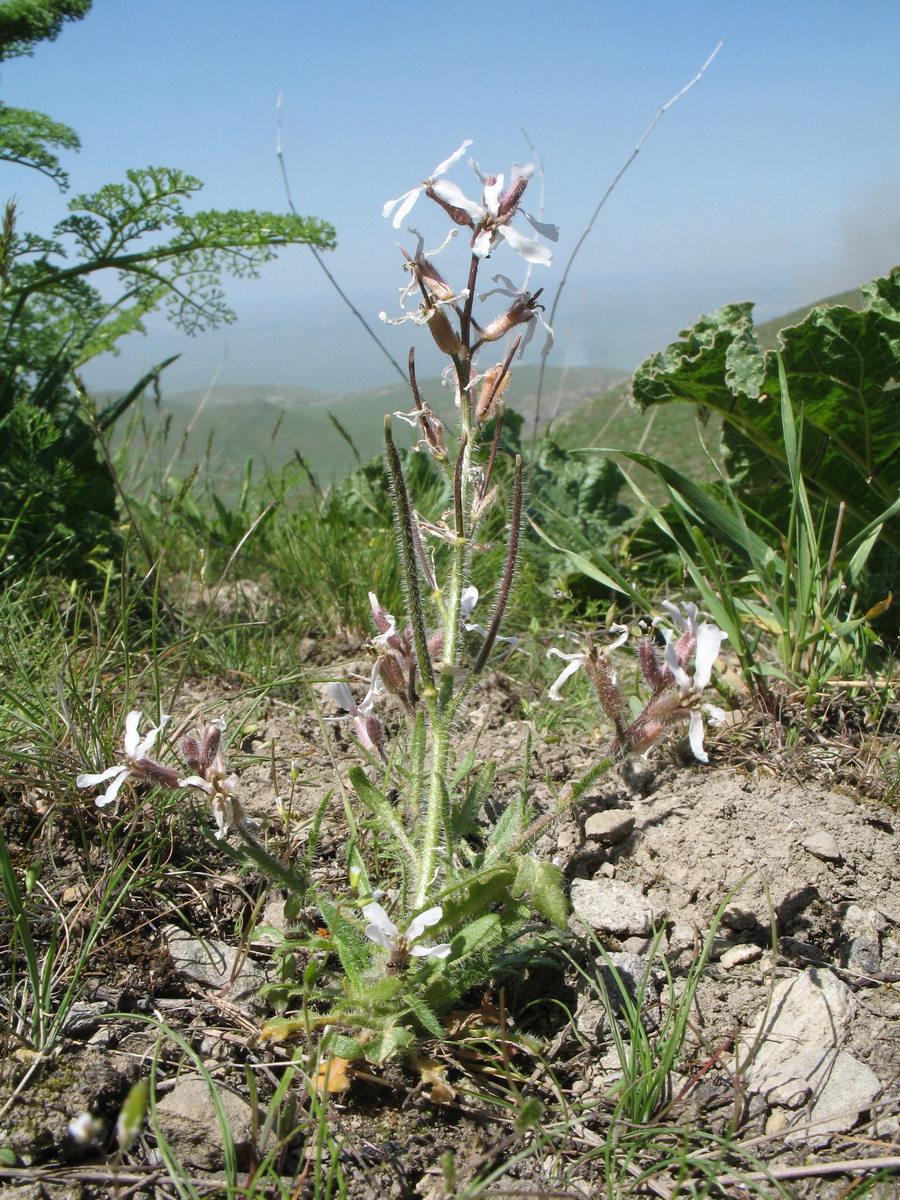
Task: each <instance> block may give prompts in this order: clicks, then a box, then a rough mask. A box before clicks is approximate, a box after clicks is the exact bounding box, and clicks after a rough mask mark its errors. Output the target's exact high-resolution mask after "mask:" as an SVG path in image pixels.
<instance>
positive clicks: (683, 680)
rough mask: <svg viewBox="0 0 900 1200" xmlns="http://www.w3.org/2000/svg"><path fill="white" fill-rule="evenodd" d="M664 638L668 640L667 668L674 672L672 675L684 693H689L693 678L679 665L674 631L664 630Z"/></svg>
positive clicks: (666, 652)
mask: <svg viewBox="0 0 900 1200" xmlns="http://www.w3.org/2000/svg"><path fill="white" fill-rule="evenodd" d="M663 637H664V638H665V639H666V651H665V658H666V666H667V667H668V668H669V670H670V671H671V672H672V675H673V677H674V679H675V682H676V684H677V685H678V687H679V688H680V689H681V690H682V691H683V692H687V691H689V690H690V687H691V677H690V675H688V673H687V671H686V670H685V669H684V667H682V666H680V665H679V663H678V652H677V650H676V649H675V639H674V637H673V636H672V630H671V629H664V630H663Z"/></svg>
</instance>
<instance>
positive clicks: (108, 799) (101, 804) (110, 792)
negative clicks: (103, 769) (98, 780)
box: [94, 767, 131, 808]
mask: <svg viewBox="0 0 900 1200" xmlns="http://www.w3.org/2000/svg"><path fill="white" fill-rule="evenodd" d="M130 774H131V772H130V771H129V770H128V768H127V767H126V768H124V769H123V771H122V774H121V775H119V777H118V778H117V779H114V780H113V781H112V783H111V784H110V785H109V787H108V788H107V789H106V791H105V792H104V793H103V795H102V796H98V797H97V799H96V800H95V801H94V803H95V804H96V805H97V807H98V808H106V806H107V804H112V802H113V801H114V800H115V798H116V796H118V794H119V788H120V787H121V786H122V784H123V783H124V782H125V780H126V779H127V778H128V776H129V775H130Z"/></svg>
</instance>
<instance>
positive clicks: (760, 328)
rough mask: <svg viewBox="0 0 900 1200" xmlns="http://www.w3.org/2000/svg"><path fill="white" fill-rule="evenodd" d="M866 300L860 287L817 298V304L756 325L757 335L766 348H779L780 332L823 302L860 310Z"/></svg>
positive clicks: (806, 315)
mask: <svg viewBox="0 0 900 1200" xmlns="http://www.w3.org/2000/svg"><path fill="white" fill-rule="evenodd" d="M865 300H866V298H865V296H864V295H863V294H862V291H861V289H860V288H853V289H852V290H851V291H849V292H840V293H839V294H838V295H837V296H829V297H828V299H827V300H817V301H816V302H815V304H808V305H807V306H806V307H805V308H795V309H794V311H793V312H789V313H786V314H785V315H784V316H783V317H774V318H773V319H772V320H771V321H764V322H763V323H762V324H761V325H757V326H756V336H757V338H758V339H759V344H760V345H761V346H762V348H763V349H764V350H777V349H778V340H777V338H778V333H779V332H780V331H781V330H782V329H787V328H788V327H789V326H790V325H799V324H800V322H801V321H804V320H805V319H806V318H807V317H808V316H809V314H810V313H811V312H812V310H813V309H814V308H819V307H820V306H821V305H823V304H826V305H828V307H829V308H834V307H835V306H836V305H838V304H843V305H844V307H845V308H855V309H856V310H857V311H859V310H860V309H861V308H862V307H863V305H864V304H865Z"/></svg>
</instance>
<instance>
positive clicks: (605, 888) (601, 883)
mask: <svg viewBox="0 0 900 1200" xmlns="http://www.w3.org/2000/svg"><path fill="white" fill-rule="evenodd" d="M572 908H573V909H574V911H575V915H576V916H577V917H580V918H581V920H582V921H583V922H584V923H585V925H588V926H589V927H590V928H591V929H601V930H604V931H605V932H606V933H612V934H615V936H616V937H647V935H648V934H649V933H650V932H651V930H652V929H653V922H654V920H655V919H656V917H657V914H656V913H655V912H654V911H653V908H652V906H651V905H650V903H649V901H648V900H647V898H646V896H644V895H643V894H642V893H641V892H640V891H638V889H637V888H635V887H632V886H631V885H630V884H628V883H623V882H622V881H621V880H618V879H575V880H573V881H572Z"/></svg>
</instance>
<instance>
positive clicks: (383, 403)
mask: <svg viewBox="0 0 900 1200" xmlns="http://www.w3.org/2000/svg"><path fill="white" fill-rule="evenodd" d="M537 377H538V368H537V367H532V366H524V367H520V368H518V369H517V370H516V371H514V373H513V378H512V382H511V384H510V386H509V389H508V391H507V394H506V397H507V402H508V403H509V404H510V405H511V406H512V407H513V408H515V409H517V410H518V411H519V412H521V413H522V414H523V415H524V416H525V418H526V422H527V425H526V428H528V429H530V428H531V421H533V418H534V412H535V395H536V390H537ZM625 379H626V373H625V372H624V371H613V370H609V369H607V368H604V367H580V368H572V369H569V370H565V369H563V368H560V367H550V368H548V370H547V373H546V379H545V384H544V393H543V401H542V417H541V425H542V426H543V425H546V423H547V421H548V420H550V419H551V418H553V417H554V416H555V415H556V414H558V413H565V412H568V411H570V410H571V409H572V408H574V407H577V406H578V405H580V404H582V403H584V401H585V400H586V399H587V398H588V397H590V396H593V395H596V394H597V393H598V392H601V393H602V391H603V389H606V388H608V387H610V385H612V384H621V383H622V382H623V381H624V380H625ZM420 391H421V394H422V397H423V399H424V400H425V401H426V403H428V404H430V405H431V407H432V408H434V409H435V411H436V412H437V413H438V414H439V415H441V416H442V417H443V418H444V419H445V420H447V421H451V420H452V409H453V398H452V396H451V395H449V394H448V393H447V391H446V390H445V389H443V388H442V387H441V385H440V381H439V380H437V379H426V380H422V381H420ZM205 395H207V394H206V393H205V392H204V391H201V390H198V391H193V392H183V393H180V394H178V395H175V396H171V397H166V398H164V399H163V401H162V403H161V405H160V406H159V409H158V410H157V408H156V406H155V404H154V402H153V401H152V400H151V399H149V398H148V399H146V400H145V402H144V406H143V409H142V410H141V411H140V413H139V414H138V417H139V418H143V420H144V422H145V429H146V434H145V435H144V436H152V434H153V432H154V431H155V430H158V429H165V430H166V431H167V432H166V435H165V444H164V448H163V449H161V451H160V455H159V457H160V459H161V460H162V461H165V462H168V461H170V460H174V463H173V465H174V466H175V469H176V470H177V471H178V473H179V474H182V473H186V471H187V470H190V469H191V468H192V467H193V465H194V464H195V463H196V462H198V461H200V462H204V461H206V460H208V463H209V466H210V468H212V469H213V470H216V471H224V472H225V474H226V477H227V475H228V474H231V473H240V472H241V471H242V470H243V468H244V465H245V464H246V461H247V459H248V458H249V457H253V458H254V460H255V461H256V462H257V463H260V464H261V463H263V462H265V463H266V464H268V465H269V466H270V467H278V466H280V465H281V464H282V463H285V462H288V461H289V460H290V459H292V458H294V456H295V453H299V454H300V455H302V456H303V457H304V458H305V459H307V460H308V461H309V463H310V464H311V465H312V467H313V469H314V470H315V472H316V474H317V476H318V477H319V478H320V479H321V480H322V481H323V482H328V481H329V480H330V479H331V477H332V476H333V475H334V476H340V475H343V474H345V473H346V472H347V471H348V470H349V469H351V468H352V466H353V464H354V457H353V452H352V450H351V449H350V447H349V446H348V445H347V442H346V441H345V440H344V438H343V437H342V436H341V434H340V433H339V431H338V430H337V429H336V428H335V426H334V424H333V422H332V420H331V416H333V417H334V418H336V419H337V420H338V421H339V422H340V424H341V426H342V427H343V428H344V429H345V430H346V431H347V433H348V435H349V436H350V438H351V439H352V440H353V443H354V445H355V446H356V448H357V450H358V452H359V455H360V457H361V458H362V459H363V460H365V459H368V458H371V457H373V456H374V455H375V454H377V453H379V452H380V450H381V447H382V430H383V417H384V414H385V413H391V412H395V411H401V412H408V411H409V410H410V409H411V408H412V407H413V403H412V399H411V396H410V394H409V389H408V388H405V387H404V386H403V385H401V384H398V385H397V386H396V387H389V388H378V389H373V390H372V391H368V392H355V393H351V394H349V395H335V396H329V395H326V394H325V393H322V392H313V391H309V390H308V389H304V388H276V387H267V386H259V387H219V388H214V389H212V390H211V391H210V392H209V394H208V396H207V399H206V401H205V403H204V396H205ZM395 435H396V437H397V440H398V441H400V442H401V443H402V442H406V443H409V444H411V443H412V441H413V434H412V430H411V429H408V427H407V426H406V425H405V424H404V423H403V422H402V421H398V422H395ZM126 436H127V435H126Z"/></svg>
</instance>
